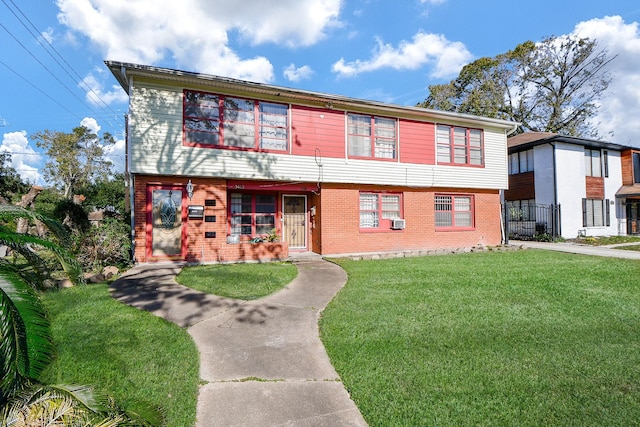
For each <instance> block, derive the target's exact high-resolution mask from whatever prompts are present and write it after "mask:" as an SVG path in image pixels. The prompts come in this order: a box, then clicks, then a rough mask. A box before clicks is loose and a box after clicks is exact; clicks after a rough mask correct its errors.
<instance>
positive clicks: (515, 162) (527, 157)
mask: <svg viewBox="0 0 640 427" xmlns="http://www.w3.org/2000/svg"><path fill="white" fill-rule="evenodd" d="M532 171H533V149H530V150H524V151H520V152H518V153H511V154H509V174H511V175H516V174H519V173H525V172H532Z"/></svg>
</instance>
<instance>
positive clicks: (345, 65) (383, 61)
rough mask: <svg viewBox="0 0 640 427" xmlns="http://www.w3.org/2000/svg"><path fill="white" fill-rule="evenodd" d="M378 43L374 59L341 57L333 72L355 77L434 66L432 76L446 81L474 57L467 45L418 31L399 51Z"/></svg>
mask: <svg viewBox="0 0 640 427" xmlns="http://www.w3.org/2000/svg"><path fill="white" fill-rule="evenodd" d="M377 43H378V44H377V46H376V48H375V49H374V51H373V54H372V57H371V58H370V59H367V60H360V59H357V60H355V61H351V62H346V61H345V60H344V58H341V59H340V60H339V61H338V62H336V63H335V64H333V67H332V70H333V72H335V73H337V74H338V75H339V76H341V77H353V76H356V75H358V74H360V73H363V72H368V71H375V70H379V69H383V68H393V69H395V70H415V69H417V68H419V67H422V66H424V65H427V64H433V69H432V71H431V73H430V74H431V76H432V77H433V78H443V77H450V76H454V75H455V74H457V73H458V72H459V71H460V69H462V67H463V66H464V65H465V64H466V63H468V62H469V61H470V60H471V58H472V55H471V53H469V51H468V50H467V48H466V47H465V46H464V44H462V43H460V42H452V41H449V40H447V39H446V38H445V37H444V36H443V35H439V34H427V33H423V32H418V33H417V34H416V35H415V36H413V39H412V41H410V42H408V41H402V42H401V43H400V45H399V46H398V47H397V48H394V47H393V46H391V45H390V44H385V43H383V42H382V40H381V39H378V40H377Z"/></svg>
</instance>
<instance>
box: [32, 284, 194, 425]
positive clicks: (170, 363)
mask: <svg viewBox="0 0 640 427" xmlns="http://www.w3.org/2000/svg"><path fill="white" fill-rule="evenodd" d="M43 301H44V303H45V305H46V307H47V309H48V311H49V314H50V318H51V323H52V333H53V338H54V343H55V346H56V350H57V357H56V359H55V360H54V363H53V364H52V365H51V366H50V368H48V369H47V371H46V372H45V373H44V375H43V378H42V379H43V380H44V381H45V382H49V383H64V384H88V385H93V386H95V388H96V389H97V390H99V391H101V392H103V393H106V394H108V395H110V396H111V397H113V398H114V399H115V401H116V403H117V404H118V405H119V406H121V407H123V408H125V409H128V410H133V411H139V410H140V408H141V405H140V403H143V404H146V405H152V406H161V407H162V408H163V410H164V411H165V413H166V418H167V425H169V426H192V425H194V423H195V415H196V403H197V394H198V383H199V380H200V376H199V359H198V351H197V349H196V347H195V344H194V343H193V341H192V340H191V337H190V336H189V335H188V334H187V332H186V331H185V330H183V329H180V328H179V327H178V326H176V325H174V324H172V323H169V322H167V321H165V320H163V319H160V318H158V317H156V316H153V315H152V314H149V313H146V312H143V311H140V310H137V309H135V308H132V307H129V306H126V305H124V304H122V303H120V302H118V301H116V300H114V299H113V298H111V297H110V296H109V292H108V288H107V285H104V284H100V285H87V286H81V287H76V288H71V289H64V290H61V291H58V292H49V293H46V294H45V295H44V296H43Z"/></svg>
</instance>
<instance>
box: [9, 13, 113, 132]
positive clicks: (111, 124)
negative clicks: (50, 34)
mask: <svg viewBox="0 0 640 427" xmlns="http://www.w3.org/2000/svg"><path fill="white" fill-rule="evenodd" d="M2 2H3V3H4V5H5V6H6V7H7V8H9V10H10V11H11V13H12V14H13V15H14V16H15V17H16V18H17V19H18V20H19V21H20V23H21V24H22V25H23V26H24V27H25V28H26V29H27V31H29V33H30V34H31V35H32V36H33V37H34V38H36V41H38V44H40V46H43V45H42V44H41V43H40V41H39V38H38V36H36V35H34V34H33V33H32V31H31V30H29V29H28V28H27V27H26V25H25V24H24V22H22V21H21V20H20V18H19V17H18V16H17V15H16V13H15V12H14V11H13V10H11V8H10V7H9V5H8V4H7V2H6V1H5V0H2ZM14 5H15V4H14ZM16 8H17V7H16ZM18 10H19V9H18ZM20 12H21V13H22V11H20ZM22 14H23V15H24V13H22ZM29 22H30V21H29ZM31 25H33V24H31ZM0 27H2V28H3V29H4V30H5V31H6V32H7V34H9V35H10V36H11V38H13V39H14V40H15V41H16V43H18V45H20V47H22V49H24V50H25V51H26V52H27V53H28V54H29V55H30V56H31V57H32V58H33V59H34V60H35V61H36V62H37V63H38V64H40V66H42V68H43V69H45V70H46V71H47V72H48V73H49V74H50V75H51V76H52V77H53V78H54V79H56V81H58V83H60V85H61V86H62V87H63V88H64V89H66V91H67V92H69V94H71V95H72V96H73V97H74V98H76V99H77V100H78V101H79V102H80V103H82V104H83V105H84V106H85V107H86V108H88V109H89V111H91V113H93V114H94V115H95V116H96V117H103V118H104V119H105V120H106V122H107V123H108V124H109V125H110V126H111V127H112V128H117V126H115V125H114V124H113V123H112V122H111V120H110V118H109V116H105V115H103V114H100V113H98V112H97V111H95V110H94V109H93V108H92V107H91V106H90V105H88V104H87V103H86V102H85V101H84V100H82V99H81V98H80V97H78V95H76V94H75V93H74V92H73V91H72V90H71V89H70V88H69V87H68V86H67V85H66V84H65V83H64V82H63V81H62V80H61V79H60V78H59V77H58V76H56V74H55V73H54V72H53V71H51V70H50V69H49V68H48V67H47V66H46V65H45V64H44V63H43V62H42V61H40V59H38V58H37V57H36V56H35V55H34V54H33V53H32V52H31V51H30V50H29V49H28V48H27V47H26V46H25V45H24V44H23V43H22V42H21V41H20V40H19V39H18V37H17V36H15V35H14V34H13V33H12V32H11V31H10V30H9V29H8V28H7V27H6V26H5V25H3V24H2V23H0ZM34 28H35V27H34ZM36 30H37V29H36ZM43 49H44V47H43ZM45 51H46V52H47V53H48V54H49V55H50V56H52V57H53V55H52V54H51V53H50V52H49V51H47V50H46V49H45ZM56 52H57V51H56ZM58 55H59V54H58ZM54 60H56V58H54ZM56 62H57V63H58V65H59V66H60V67H62V68H64V67H63V66H62V64H60V61H58V60H56ZM65 62H66V61H65ZM67 64H68V63H67ZM2 65H4V66H5V67H7V68H8V69H9V70H10V71H12V72H13V73H14V74H16V75H17V76H18V77H20V78H21V79H22V80H24V81H25V82H27V83H28V84H29V85H30V86H32V87H34V88H35V89H36V90H38V91H39V92H40V93H42V94H44V95H45V96H46V97H47V98H49V99H51V100H52V101H54V102H55V103H56V104H57V105H59V106H61V107H62V108H63V109H64V110H66V111H67V112H69V113H71V114H72V115H73V116H76V117H78V115H77V113H73V112H72V111H70V110H69V109H68V108H67V107H65V106H63V105H62V104H61V103H60V102H58V101H56V100H54V99H53V98H52V97H51V96H49V95H48V94H46V93H45V92H44V91H43V90H42V89H40V88H39V87H37V86H36V85H35V84H34V83H31V82H30V81H28V80H27V79H26V78H24V77H23V76H21V75H20V74H19V73H17V72H16V71H15V70H13V69H12V68H11V67H9V66H8V65H7V64H5V63H2ZM69 67H70V66H69ZM65 73H67V75H69V77H70V78H72V79H74V78H73V77H72V76H71V75H70V74H69V72H68V71H65ZM74 73H75V71H74ZM75 74H76V75H77V73H75ZM78 77H79V76H78ZM79 78H80V77H79ZM80 79H81V78H80ZM81 81H82V79H81ZM82 83H83V84H84V85H85V86H87V85H86V83H84V82H82ZM87 87H88V86H87ZM91 92H92V93H93V94H94V95H95V97H96V98H97V99H100V100H101V102H102V103H103V104H105V105H106V103H105V102H104V101H103V100H102V99H101V98H100V97H99V95H98V94H96V93H95V92H94V91H93V90H91ZM107 107H108V106H107ZM108 108H109V109H110V110H111V111H112V112H113V114H116V115H117V113H116V112H115V111H113V110H112V109H111V108H110V107H108ZM78 118H79V117H78Z"/></svg>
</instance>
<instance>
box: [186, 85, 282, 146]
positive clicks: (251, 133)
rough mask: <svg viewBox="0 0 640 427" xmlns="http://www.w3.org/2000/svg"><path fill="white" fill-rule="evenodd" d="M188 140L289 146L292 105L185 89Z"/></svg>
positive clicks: (230, 144) (215, 144)
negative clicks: (290, 106) (290, 107)
mask: <svg viewBox="0 0 640 427" xmlns="http://www.w3.org/2000/svg"><path fill="white" fill-rule="evenodd" d="M183 114H184V119H183V125H184V141H185V143H186V144H193V145H204V146H218V147H220V146H224V147H237V148H245V149H257V150H278V151H286V150H287V149H288V129H289V128H288V126H289V125H288V123H289V106H288V105H285V104H276V103H271V102H262V101H256V100H249V99H243V98H233V97H224V96H220V95H215V94H211V93H205V92H198V91H191V90H185V91H184V108H183Z"/></svg>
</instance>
